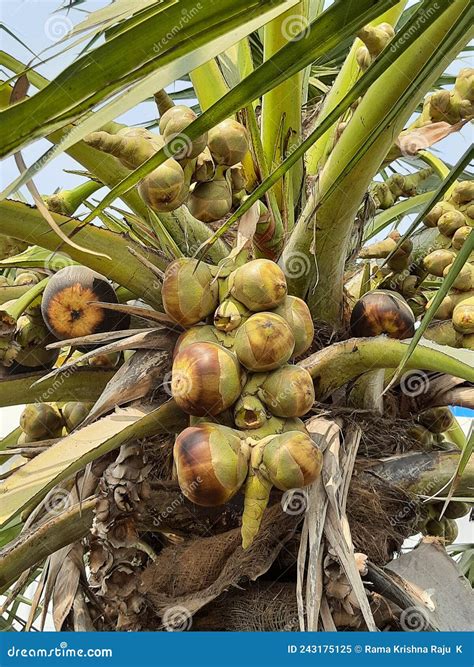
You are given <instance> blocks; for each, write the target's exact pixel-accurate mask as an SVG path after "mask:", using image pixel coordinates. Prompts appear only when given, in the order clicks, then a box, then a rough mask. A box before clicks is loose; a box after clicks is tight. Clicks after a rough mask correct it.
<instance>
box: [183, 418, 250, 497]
mask: <svg viewBox="0 0 474 667" xmlns="http://www.w3.org/2000/svg"><path fill="white" fill-rule="evenodd" d="M173 455H174V461H175V463H176V472H177V477H178V482H179V486H180V488H181V490H182V492H183V493H184V495H185V496H186V498H188V499H189V500H191V501H192V502H193V503H196V505H204V506H205V507H213V506H215V505H223V504H224V503H226V502H228V501H229V500H230V499H231V498H232V497H233V496H234V495H235V494H236V493H237V491H238V490H239V489H240V487H241V486H242V484H243V482H244V480H245V477H246V476H247V471H248V454H247V453H246V450H245V448H243V447H242V441H241V440H240V438H239V435H238V433H236V431H234V430H233V429H231V428H228V427H227V426H221V425H219V424H211V423H205V422H204V423H201V424H199V426H190V427H189V428H186V429H185V430H184V431H182V432H181V433H180V434H179V435H178V437H177V438H176V441H175V444H174V449H173Z"/></svg>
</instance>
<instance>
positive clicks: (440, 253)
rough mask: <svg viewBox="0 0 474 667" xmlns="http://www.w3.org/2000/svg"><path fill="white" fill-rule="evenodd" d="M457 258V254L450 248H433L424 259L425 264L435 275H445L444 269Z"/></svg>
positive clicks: (440, 276)
mask: <svg viewBox="0 0 474 667" xmlns="http://www.w3.org/2000/svg"><path fill="white" fill-rule="evenodd" d="M455 259H456V254H455V253H454V252H452V251H450V250H444V249H440V250H433V252H430V254H429V255H426V257H425V258H424V259H423V266H424V267H425V269H426V270H427V271H428V273H431V274H432V275H433V276H438V278H442V277H443V271H444V269H445V268H446V267H447V266H449V265H450V264H451V263H452V262H454V260H455Z"/></svg>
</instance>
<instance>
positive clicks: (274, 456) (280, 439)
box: [262, 431, 323, 491]
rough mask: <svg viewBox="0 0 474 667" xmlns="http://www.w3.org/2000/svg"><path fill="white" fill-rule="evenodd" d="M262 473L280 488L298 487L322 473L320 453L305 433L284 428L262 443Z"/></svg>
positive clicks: (306, 484)
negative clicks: (284, 430)
mask: <svg viewBox="0 0 474 667" xmlns="http://www.w3.org/2000/svg"><path fill="white" fill-rule="evenodd" d="M262 462H263V466H264V469H265V474H266V475H267V476H268V478H269V479H270V481H271V483H272V484H273V485H274V486H276V487H277V489H280V491H288V490H290V489H301V488H303V487H305V486H308V484H312V483H313V482H314V481H315V480H316V479H317V478H318V476H319V474H320V473H321V468H322V464H323V456H322V454H321V452H320V450H319V449H318V448H317V447H316V445H315V444H314V442H313V441H312V440H311V438H310V437H309V435H308V434H307V433H301V432H300V431H287V432H286V433H282V434H281V435H277V436H275V437H274V438H272V439H271V440H270V442H268V443H267V444H266V445H265V448H264V450H263V458H262Z"/></svg>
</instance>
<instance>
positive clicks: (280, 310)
mask: <svg viewBox="0 0 474 667" xmlns="http://www.w3.org/2000/svg"><path fill="white" fill-rule="evenodd" d="M273 312H275V313H276V314H277V315H280V316H281V317H283V319H284V320H285V322H286V323H287V324H288V326H289V327H290V329H291V331H292V332H293V336H294V337H295V349H294V350H293V354H294V356H295V357H299V356H300V355H301V354H303V353H304V352H306V350H308V349H309V348H310V347H311V343H312V342H313V338H314V324H313V318H312V316H311V311H310V309H309V308H308V305H307V303H306V301H303V299H300V298H298V297H297V296H289V295H288V296H286V297H285V300H284V301H283V303H281V304H280V305H279V306H277V307H276V308H275V310H274V311H273Z"/></svg>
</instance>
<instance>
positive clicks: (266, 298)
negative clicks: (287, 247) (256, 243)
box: [229, 259, 288, 312]
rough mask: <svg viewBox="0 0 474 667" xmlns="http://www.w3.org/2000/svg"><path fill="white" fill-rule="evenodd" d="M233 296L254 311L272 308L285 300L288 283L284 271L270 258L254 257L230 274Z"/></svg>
mask: <svg viewBox="0 0 474 667" xmlns="http://www.w3.org/2000/svg"><path fill="white" fill-rule="evenodd" d="M229 287H230V292H231V294H232V296H233V297H235V298H236V299H237V301H240V302H241V303H243V304H244V306H247V308H248V309H249V310H252V311H254V312H258V311H262V310H271V309H272V308H275V307H276V306H278V305H279V304H280V303H282V302H283V300H284V298H285V297H286V292H287V289H288V288H287V285H286V278H285V274H284V273H283V271H282V270H281V269H280V267H279V266H278V264H275V262H272V261H271V260H269V259H254V260H253V261H252V262H249V263H248V264H245V265H244V266H240V267H239V268H238V269H236V270H235V271H234V272H233V273H231V275H230V276H229Z"/></svg>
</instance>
